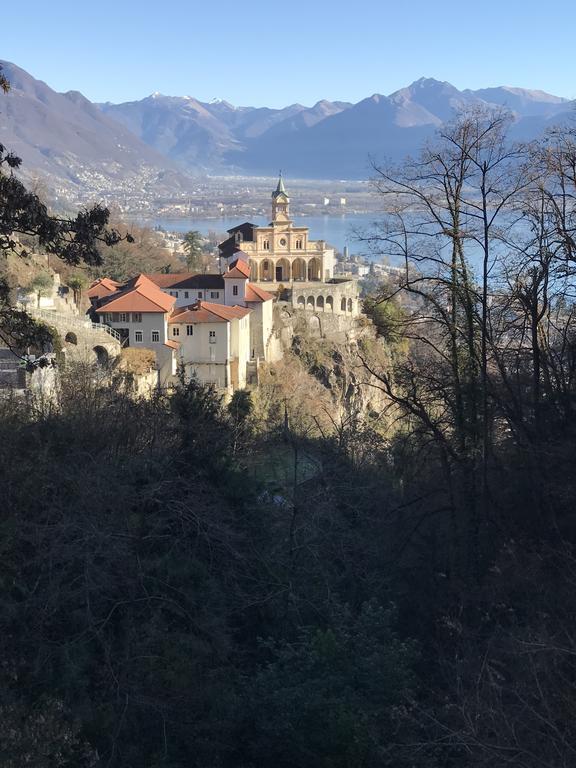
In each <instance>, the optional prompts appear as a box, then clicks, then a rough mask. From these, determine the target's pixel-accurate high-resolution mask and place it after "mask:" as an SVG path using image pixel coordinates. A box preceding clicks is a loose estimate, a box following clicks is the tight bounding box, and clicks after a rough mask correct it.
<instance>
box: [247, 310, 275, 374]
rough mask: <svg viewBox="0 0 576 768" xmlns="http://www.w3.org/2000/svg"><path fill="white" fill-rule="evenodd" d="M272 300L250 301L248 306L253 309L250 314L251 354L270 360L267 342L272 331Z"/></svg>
mask: <svg viewBox="0 0 576 768" xmlns="http://www.w3.org/2000/svg"><path fill="white" fill-rule="evenodd" d="M273 303H274V302H272V301H248V302H246V306H247V307H249V308H250V309H251V310H252V314H251V316H250V356H251V358H257V357H258V358H260V359H263V360H268V356H267V349H266V347H267V344H268V340H269V339H270V334H271V333H272V322H273V317H272V315H273V307H272V305H273Z"/></svg>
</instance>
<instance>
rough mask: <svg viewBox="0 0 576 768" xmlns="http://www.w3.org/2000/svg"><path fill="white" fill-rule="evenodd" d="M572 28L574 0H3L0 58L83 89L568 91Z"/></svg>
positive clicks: (307, 94)
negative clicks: (447, 85)
mask: <svg viewBox="0 0 576 768" xmlns="http://www.w3.org/2000/svg"><path fill="white" fill-rule="evenodd" d="M536 9H538V10H536ZM575 27H576V2H574V0H572V2H567V1H566V0H556V1H555V2H547V3H539V4H538V5H536V4H535V3H530V2H529V1H528V2H518V0H499V2H495V0H483V1H482V2H464V0H462V2H454V0H448V1H446V2H442V0H440V1H438V0H436V1H435V2H433V1H432V0H431V1H430V2H421V0H416V1H415V2H414V1H413V2H410V1H409V0H393V1H392V2H390V1H389V0H352V2H347V3H343V2H341V1H340V2H337V1H335V2H327V0H306V2H304V0H293V2H278V1H277V0H265V1H264V0H255V1H252V0H246V1H245V2H230V1H229V0H201V2H199V0H164V2H158V0H156V1H155V2H150V1H149V0H140V1H139V2H136V1H135V0H116V1H115V2H112V1H111V0H100V2H98V0H96V2H86V1H85V0H74V2H72V1H71V0H64V1H62V0H54V2H47V1H46V0H42V2H38V1H37V0H32V1H31V2H23V3H16V2H12V3H6V4H3V8H2V30H3V32H4V34H3V35H2V37H3V40H2V43H1V45H0V58H1V59H5V60H8V61H12V62H13V63H15V64H18V65H19V66H21V67H23V68H24V69H26V70H28V71H29V72H30V73H31V74H32V75H34V76H35V77H37V78H39V79H41V80H45V81H46V82H47V83H48V85H50V86H51V87H52V88H55V89H56V90H58V91H67V90H78V91H81V92H82V93H83V94H84V95H85V96H87V97H88V98H89V99H91V100H93V101H113V102H119V101H129V100H133V99H140V98H143V97H144V96H147V95H149V94H150V93H152V92H153V91H160V92H161V93H165V94H169V95H192V96H196V97H197V98H199V99H201V100H203V101H207V100H210V99H213V98H222V99H226V100H227V101H230V102H232V103H233V104H236V105H251V106H263V105H266V106H273V107H280V106H285V105H287V104H291V103H293V102H296V101H298V102H301V103H303V104H306V105H310V104H313V103H314V102H316V101H317V100H318V99H321V98H326V99H331V100H335V99H341V100H346V101H358V100H360V99H361V98H364V97H365V96H369V95H371V94H373V93H384V94H389V93H391V92H392V91H394V90H396V89H398V88H401V87H403V86H405V85H408V84H409V83H410V82H412V81H413V80H416V79H418V78H419V77H423V76H424V77H435V78H437V79H439V80H448V81H450V82H451V83H453V84H454V85H455V86H457V87H458V88H466V87H468V88H479V87H485V86H493V85H515V86H519V87H524V88H540V89H542V90H546V91H549V92H552V93H555V94H557V95H559V96H567V97H569V98H576V61H575V58H574V42H573V41H574V29H575Z"/></svg>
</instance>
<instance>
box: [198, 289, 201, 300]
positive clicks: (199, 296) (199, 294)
mask: <svg viewBox="0 0 576 768" xmlns="http://www.w3.org/2000/svg"><path fill="white" fill-rule="evenodd" d="M198 298H199V299H201V298H202V291H198Z"/></svg>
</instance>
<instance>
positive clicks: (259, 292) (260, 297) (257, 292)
mask: <svg viewBox="0 0 576 768" xmlns="http://www.w3.org/2000/svg"><path fill="white" fill-rule="evenodd" d="M273 298H274V296H273V295H272V294H271V293H268V291H265V290H264V289H263V288H259V287H258V286H257V285H252V283H248V285H247V286H246V295H245V297H244V301H271V300H272V299H273Z"/></svg>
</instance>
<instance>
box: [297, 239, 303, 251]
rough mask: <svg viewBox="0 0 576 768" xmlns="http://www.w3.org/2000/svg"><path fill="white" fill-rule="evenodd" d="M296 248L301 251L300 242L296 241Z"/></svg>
mask: <svg viewBox="0 0 576 768" xmlns="http://www.w3.org/2000/svg"><path fill="white" fill-rule="evenodd" d="M296 248H297V249H298V250H299V251H301V250H302V240H296Z"/></svg>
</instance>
